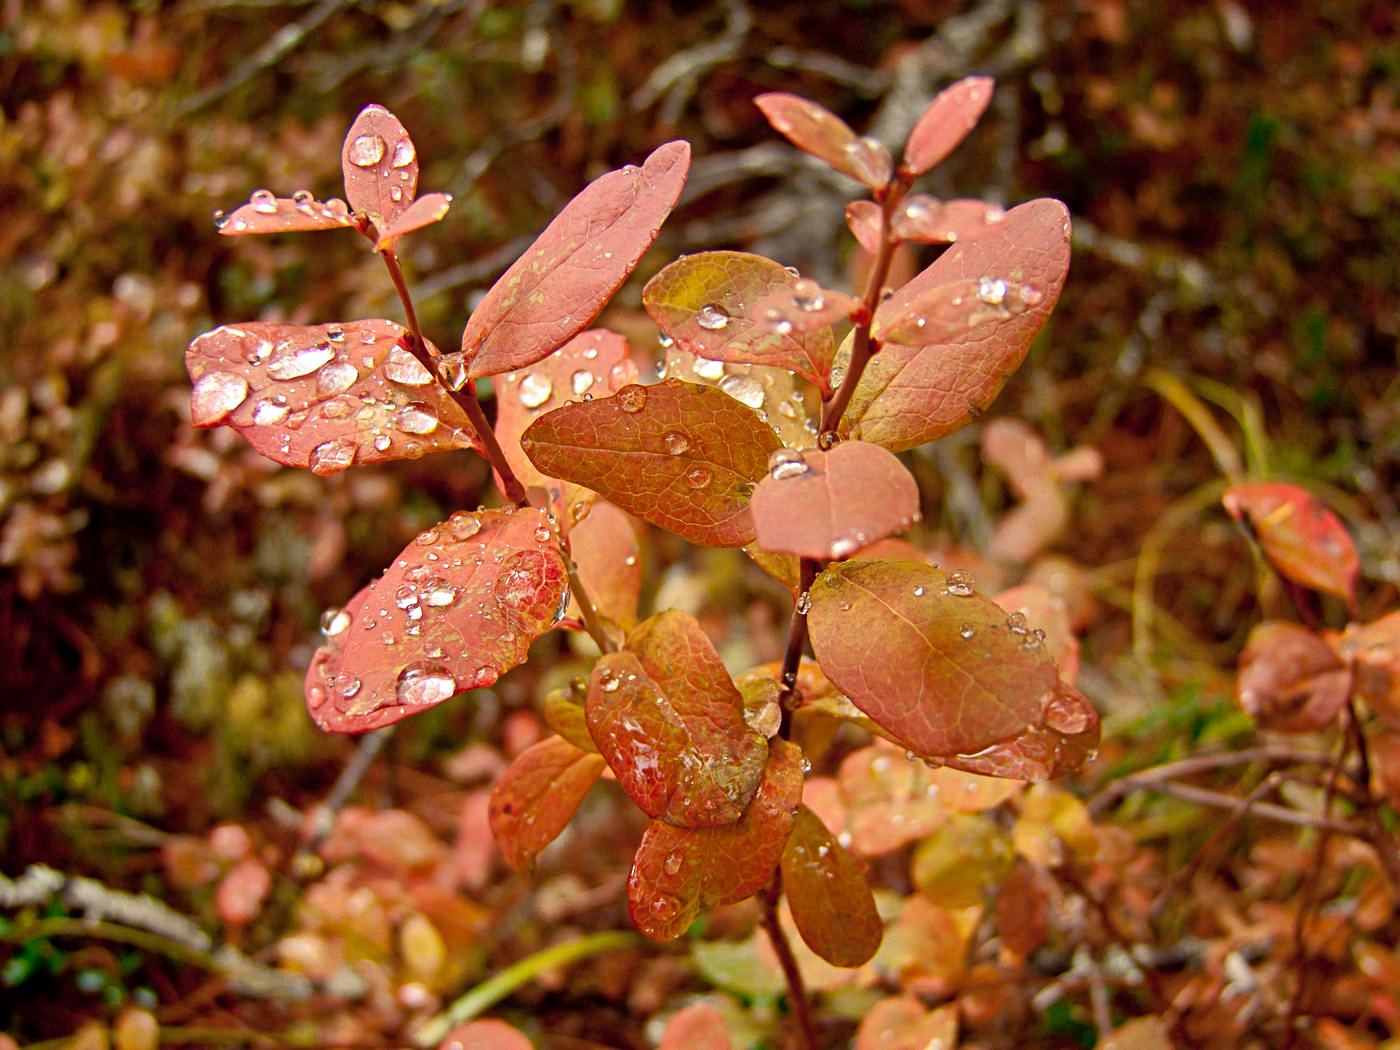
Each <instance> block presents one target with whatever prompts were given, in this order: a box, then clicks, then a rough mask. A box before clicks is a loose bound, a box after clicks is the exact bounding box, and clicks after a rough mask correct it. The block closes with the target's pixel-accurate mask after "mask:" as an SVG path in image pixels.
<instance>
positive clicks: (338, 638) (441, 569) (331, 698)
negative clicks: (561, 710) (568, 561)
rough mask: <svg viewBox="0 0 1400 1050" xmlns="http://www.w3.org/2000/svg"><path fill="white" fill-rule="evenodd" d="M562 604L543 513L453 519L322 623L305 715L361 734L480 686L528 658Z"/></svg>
mask: <svg viewBox="0 0 1400 1050" xmlns="http://www.w3.org/2000/svg"><path fill="white" fill-rule="evenodd" d="M567 597H568V581H567V576H566V573H565V570H564V561H563V558H562V557H561V556H560V554H559V549H558V546H557V541H556V540H555V537H554V534H553V532H552V530H550V528H549V527H548V524H547V522H546V520H545V515H544V512H543V511H538V510H534V509H532V508H527V509H524V510H516V511H508V510H487V511H478V512H477V513H475V514H469V513H467V512H465V511H459V512H458V513H456V514H454V515H452V517H451V518H449V519H448V520H447V521H445V522H443V523H442V524H440V525H436V526H434V527H433V528H431V529H428V530H427V531H425V532H422V533H419V535H418V537H417V538H416V539H414V541H413V542H412V543H410V544H409V545H408V546H407V547H406V548H405V549H404V550H403V552H402V553H401V554H400V555H399V556H398V557H397V558H396V559H394V562H393V564H392V565H391V566H390V567H389V569H388V571H387V572H385V573H384V575H383V576H381V577H380V578H379V579H378V580H376V581H374V582H373V583H371V584H370V585H369V586H368V587H366V588H364V590H362V591H360V593H359V594H357V595H355V597H354V598H352V599H351V600H350V601H349V603H347V605H346V606H345V608H344V609H342V610H339V611H338V612H336V613H334V614H331V615H329V616H327V618H326V620H325V623H324V628H325V631H326V643H325V644H324V645H322V646H321V647H320V648H319V649H318V650H317V651H316V655H315V657H314V658H313V659H312V661H311V667H310V669H309V670H308V671H307V674H306V702H307V706H308V708H309V709H310V711H311V717H312V718H314V719H315V720H316V723H317V724H318V725H320V727H321V728H322V729H327V730H330V731H331V732H336V733H362V732H364V731H366V730H369V729H378V728H380V727H381V726H386V725H389V724H391V723H393V722H397V721H398V720H399V719H401V718H406V717H407V716H409V715H412V714H416V713H417V712H419V711H422V710H425V709H427V708H429V707H435V706H436V705H438V704H440V703H442V702H443V701H444V700H447V699H449V698H450V697H452V696H455V695H456V694H457V693H460V692H463V691H465V690H467V689H481V688H484V687H486V686H489V685H491V684H492V683H494V682H495V681H496V679H497V678H499V677H500V676H501V674H503V673H504V672H505V671H507V670H509V669H510V668H512V667H514V666H516V665H517V664H519V663H522V662H523V661H524V660H525V657H526V655H527V653H528V651H529V648H530V643H531V642H533V641H534V640H535V639H536V638H537V637H539V635H541V634H543V633H544V632H545V631H547V630H549V628H550V627H551V626H552V625H553V624H554V623H555V621H556V620H557V619H558V618H559V616H560V615H561V613H562V612H563V605H564V601H565V599H566V598H567Z"/></svg>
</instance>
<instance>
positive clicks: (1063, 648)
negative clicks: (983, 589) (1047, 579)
mask: <svg viewBox="0 0 1400 1050" xmlns="http://www.w3.org/2000/svg"><path fill="white" fill-rule="evenodd" d="M992 601H994V602H996V603H997V604H998V605H1000V606H1001V607H1002V608H1003V609H1005V610H1006V611H1007V612H1008V613H1018V614H1020V616H1021V617H1022V620H1021V623H1022V624H1023V625H1024V626H1025V627H1027V628H1028V629H1029V630H1030V632H1031V634H1032V635H1036V633H1037V632H1040V634H1042V635H1044V639H1045V648H1046V651H1047V652H1048V653H1049V654H1050V658H1051V659H1052V660H1054V661H1055V667H1056V668H1058V670H1059V672H1060V677H1061V678H1062V679H1063V680H1064V681H1066V682H1068V683H1069V684H1070V685H1074V683H1075V682H1077V681H1078V680H1079V639H1078V638H1076V637H1075V636H1074V630H1073V628H1072V627H1071V626H1070V622H1069V610H1068V607H1067V606H1066V605H1065V600H1064V599H1063V598H1061V597H1059V596H1058V595H1054V594H1051V593H1050V592H1049V591H1048V590H1046V589H1045V588H1044V587H1041V586H1039V585H1038V584H1034V583H1023V584H1021V585H1019V586H1017V587H1012V588H1011V589H1009V590H1005V591H1002V592H1001V593H1000V594H998V595H996V596H995V597H994V598H993V599H992Z"/></svg>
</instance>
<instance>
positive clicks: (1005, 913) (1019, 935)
mask: <svg viewBox="0 0 1400 1050" xmlns="http://www.w3.org/2000/svg"><path fill="white" fill-rule="evenodd" d="M1049 932H1050V907H1049V903H1048V902H1047V901H1046V899H1045V890H1044V889H1043V888H1042V887H1041V885H1040V880H1039V879H1038V878H1037V877H1036V872H1035V868H1034V867H1033V866H1032V865H1031V864H1030V863H1029V862H1027V861H1024V860H1022V861H1019V862H1018V863H1017V864H1016V867H1015V868H1013V869H1012V871H1011V874H1010V875H1008V876H1007V877H1006V878H1005V879H1004V880H1003V881H1002V884H1001V889H1000V890H999V891H998V892H997V936H998V937H1000V938H1001V943H1002V945H1003V946H1005V947H1006V949H1007V950H1008V951H1010V952H1013V953H1014V954H1015V955H1017V956H1019V957H1020V958H1022V959H1024V958H1026V957H1028V956H1029V955H1030V954H1031V952H1033V951H1035V950H1036V949H1037V948H1039V947H1040V946H1041V945H1042V944H1044V943H1045V938H1046V936H1047V935H1048V934H1049Z"/></svg>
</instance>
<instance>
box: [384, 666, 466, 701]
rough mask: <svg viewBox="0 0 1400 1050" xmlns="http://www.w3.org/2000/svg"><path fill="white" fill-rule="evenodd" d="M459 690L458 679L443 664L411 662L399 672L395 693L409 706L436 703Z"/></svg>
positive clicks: (399, 699)
mask: <svg viewBox="0 0 1400 1050" xmlns="http://www.w3.org/2000/svg"><path fill="white" fill-rule="evenodd" d="M456 691H457V680H456V679H455V678H453V677H452V675H451V673H450V672H449V671H448V670H447V668H445V667H443V666H442V665H441V664H429V663H419V664H409V665H408V666H407V667H405V668H404V669H403V670H402V671H400V672H399V678H398V683H397V685H396V686H395V687H394V695H395V696H396V697H397V698H398V701H399V703H401V704H406V705H408V706H422V705H424V704H436V703H439V702H441V701H443V700H446V699H447V698H448V697H450V696H452V694H453V693H455V692H456Z"/></svg>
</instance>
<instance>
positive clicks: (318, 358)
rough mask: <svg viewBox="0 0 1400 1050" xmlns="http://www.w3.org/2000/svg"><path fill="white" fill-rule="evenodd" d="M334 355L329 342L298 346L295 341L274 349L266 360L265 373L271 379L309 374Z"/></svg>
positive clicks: (285, 378)
mask: <svg viewBox="0 0 1400 1050" xmlns="http://www.w3.org/2000/svg"><path fill="white" fill-rule="evenodd" d="M333 357H335V351H334V350H333V349H331V345H330V344H329V343H313V344H311V345H310V346H298V345H297V344H295V343H292V344H290V345H287V346H284V347H282V348H281V349H280V350H277V351H274V352H273V354H272V357H271V358H269V359H268V362H267V374H268V375H270V376H272V378H273V379H279V380H283V381H285V380H289V379H300V378H301V377H302V376H309V375H310V374H311V373H312V372H314V371H316V369H318V368H320V367H321V366H322V365H324V364H326V363H327V362H329V361H330V360H331V358H333Z"/></svg>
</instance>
